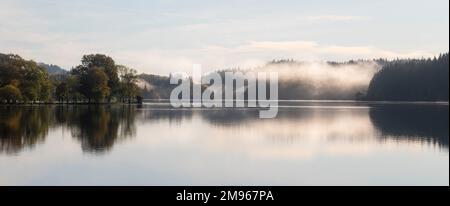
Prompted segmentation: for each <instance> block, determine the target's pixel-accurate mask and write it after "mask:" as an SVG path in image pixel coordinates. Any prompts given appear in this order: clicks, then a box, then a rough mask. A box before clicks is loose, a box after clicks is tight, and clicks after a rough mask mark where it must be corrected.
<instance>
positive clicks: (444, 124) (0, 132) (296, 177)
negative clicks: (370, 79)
mask: <svg viewBox="0 0 450 206" xmlns="http://www.w3.org/2000/svg"><path fill="white" fill-rule="evenodd" d="M258 115H259V111H258V110H257V109H249V108H247V109H246V108H234V109H225V108H217V109H206V108H196V109H194V108H184V109H174V108H171V107H170V106H168V105H167V103H164V102H162V103H158V102H150V103H146V104H144V105H142V106H127V105H111V106H105V105H104V106H87V105H84V106H81V105H78V106H73V105H72V106H71V105H69V106H67V105H53V106H38V105H33V106H0V185H447V186H448V185H449V143H448V140H449V128H448V124H449V111H448V103H390V102H382V103H381V102H378V103H376V102H349V101H285V102H280V107H279V111H278V116H277V117H276V118H274V119H259V118H258Z"/></svg>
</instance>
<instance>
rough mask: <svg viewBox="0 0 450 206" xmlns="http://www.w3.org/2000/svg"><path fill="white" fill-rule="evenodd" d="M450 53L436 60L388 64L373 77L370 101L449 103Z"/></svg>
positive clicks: (370, 85)
mask: <svg viewBox="0 0 450 206" xmlns="http://www.w3.org/2000/svg"><path fill="white" fill-rule="evenodd" d="M448 55H449V54H448V53H445V54H441V55H439V56H438V57H435V58H433V59H431V58H428V59H404V60H394V61H390V62H387V63H385V65H383V68H382V69H381V70H380V71H378V72H377V73H376V74H375V75H374V76H373V78H372V80H371V82H370V84H369V88H368V90H367V96H366V98H365V99H367V100H378V101H380V100H381V101H448V97H449V90H448V89H449V84H448V83H449V82H448V80H449V56H448Z"/></svg>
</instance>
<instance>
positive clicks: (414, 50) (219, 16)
mask: <svg viewBox="0 0 450 206" xmlns="http://www.w3.org/2000/svg"><path fill="white" fill-rule="evenodd" d="M448 50H449V1H448V0H377V1H373V0H370V1H369V0H367V1H365V0H341V1H333V0H314V1H312V0H311V1H297V0H277V1H275V0H272V1H269V0H226V1H225V0H222V1H219V0H217V1H211V0H189V1H185V0H184V1H182V0H152V1H147V0H128V1H119V0H96V1H89V0H77V1H68V0H0V53H15V54H19V55H21V56H22V57H24V58H25V59H33V60H35V61H38V62H45V63H50V64H57V65H59V66H61V67H63V68H65V69H70V68H71V67H74V66H76V65H78V64H80V59H81V57H82V56H83V55H84V54H92V53H102V54H106V55H109V56H111V57H112V58H114V60H116V63H118V64H123V65H127V66H129V67H132V68H134V69H136V70H138V72H140V73H141V72H145V73H154V74H169V73H170V72H180V71H190V70H191V69H192V65H193V64H201V65H202V66H203V70H206V71H208V70H210V71H212V70H216V69H225V68H235V67H239V68H252V67H255V66H258V65H262V64H264V63H265V62H268V61H270V60H272V59H281V58H283V59H295V60H307V61H315V60H320V61H327V60H329V61H345V60H349V59H372V58H389V59H392V58H397V57H398V58H409V57H411V58H413V57H430V56H434V55H438V54H439V53H443V52H448Z"/></svg>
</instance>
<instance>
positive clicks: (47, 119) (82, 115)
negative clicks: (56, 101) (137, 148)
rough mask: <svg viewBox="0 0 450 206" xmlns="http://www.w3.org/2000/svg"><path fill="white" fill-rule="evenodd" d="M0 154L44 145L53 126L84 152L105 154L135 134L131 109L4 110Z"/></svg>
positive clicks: (74, 107) (0, 128)
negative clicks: (40, 144) (65, 131)
mask: <svg viewBox="0 0 450 206" xmlns="http://www.w3.org/2000/svg"><path fill="white" fill-rule="evenodd" d="M0 110H1V114H2V118H1V119H0V149H1V150H0V152H5V153H17V152H20V151H21V150H22V149H24V148H31V147H33V146H34V145H35V144H36V143H38V142H44V140H45V138H46V136H47V133H48V131H49V129H50V128H52V127H66V128H68V129H69V130H70V131H71V136H72V137H73V138H75V139H77V140H78V141H79V142H80V143H81V148H82V149H83V151H85V152H95V153H103V152H105V151H108V150H110V149H111V148H112V147H113V145H114V143H116V142H118V141H120V140H122V139H125V138H129V137H133V135H134V134H135V133H136V126H135V121H136V119H137V116H138V113H137V111H136V108H135V107H132V106H121V107H112V106H26V107H21V106H11V107H1V108H0Z"/></svg>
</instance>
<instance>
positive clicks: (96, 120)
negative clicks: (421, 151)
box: [0, 104, 449, 154]
mask: <svg viewBox="0 0 450 206" xmlns="http://www.w3.org/2000/svg"><path fill="white" fill-rule="evenodd" d="M315 111H317V110H314V109H305V108H303V109H299V108H292V109H291V108H289V109H288V110H287V111H284V110H281V111H280V113H279V115H278V117H277V118H276V119H271V120H261V119H259V118H258V115H257V114H258V113H257V110H244V109H240V110H238V109H236V110H233V109H211V110H202V109H200V110H191V109H171V108H167V107H166V108H155V107H152V106H142V107H140V106H130V105H123V106H122V105H111V106H108V105H98V106H94V105H84V106H80V105H77V106H67V105H63V106H54V105H53V106H1V107H0V153H7V154H15V153H18V152H20V151H22V150H24V149H27V148H32V147H34V146H35V145H36V144H38V143H42V142H44V140H45V138H46V136H47V135H48V133H49V130H51V129H54V128H64V129H68V130H70V132H71V136H72V137H73V138H75V139H76V140H78V141H79V142H80V144H81V147H82V150H83V151H84V152H91V153H104V152H107V151H110V150H111V149H112V148H113V146H114V144H116V143H117V142H120V141H122V140H124V139H127V138H131V137H134V136H135V135H136V131H137V126H136V122H137V121H139V122H149V123H155V122H168V123H169V124H174V125H177V124H178V125H179V124H181V123H182V122H183V121H184V120H186V121H191V120H192V119H193V118H197V117H199V118H200V119H201V121H202V122H205V123H207V124H209V125H212V126H214V127H221V128H224V129H232V128H235V127H239V128H241V129H245V128H246V127H252V126H253V127H255V128H260V127H266V126H267V127H271V125H272V126H273V127H279V126H283V125H282V124H290V125H292V124H300V125H297V127H298V128H304V129H305V128H306V129H308V128H309V127H301V126H302V125H303V126H305V125H307V123H308V122H312V121H315V122H314V124H313V126H317V124H323V125H326V124H328V123H330V121H332V122H339V121H347V120H348V119H345V118H344V117H349V115H341V114H340V113H339V112H336V111H334V110H331V111H330V112H331V113H329V112H320V113H317V112H315ZM333 111H334V112H333ZM367 115H369V117H367ZM350 117H352V116H351V115H350ZM353 117H354V118H353V119H354V120H355V121H357V120H358V118H356V117H359V118H361V119H367V118H369V119H370V121H368V122H369V123H368V124H369V125H368V126H370V127H371V128H372V127H373V128H375V129H376V130H377V131H378V132H379V133H380V134H381V135H377V138H378V139H379V140H387V139H389V140H391V139H392V140H405V141H420V142H424V143H432V144H436V145H438V146H439V147H441V148H445V149H448V146H449V145H448V139H449V130H448V123H449V116H448V105H389V104H388V105H372V106H371V107H370V109H369V111H368V114H367V113H361V114H360V115H359V116H353ZM317 121H319V122H317ZM362 123H364V124H366V123H365V122H362ZM255 124H256V125H255ZM280 124H281V125H280ZM347 126H348V125H347ZM366 126H367V125H366ZM289 128H291V127H286V128H285V130H289V131H285V132H288V133H289V132H290V133H289V134H291V133H292V135H294V136H298V135H299V133H298V131H297V133H296V131H292V130H296V129H289ZM313 128H315V127H313ZM192 129H195V128H192ZM309 129H311V128H309ZM316 129H317V128H316ZM344 129H345V128H344ZM347 129H348V128H347ZM271 131H274V132H275V133H273V134H274V135H277V134H278V136H280V135H281V133H276V131H278V130H271ZM283 131H284V130H283ZM340 131H341V130H336V131H334V133H333V135H334V136H336V137H339V136H346V135H347V136H348V133H345V132H344V133H340V134H337V133H339V132H340ZM302 132H305V131H302ZM300 134H301V133H300ZM303 134H304V133H303ZM358 134H359V133H358ZM211 135H213V134H211ZM325 135H328V136H330V135H331V134H325ZM331 136H332V135H331ZM362 138H363V137H362Z"/></svg>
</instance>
